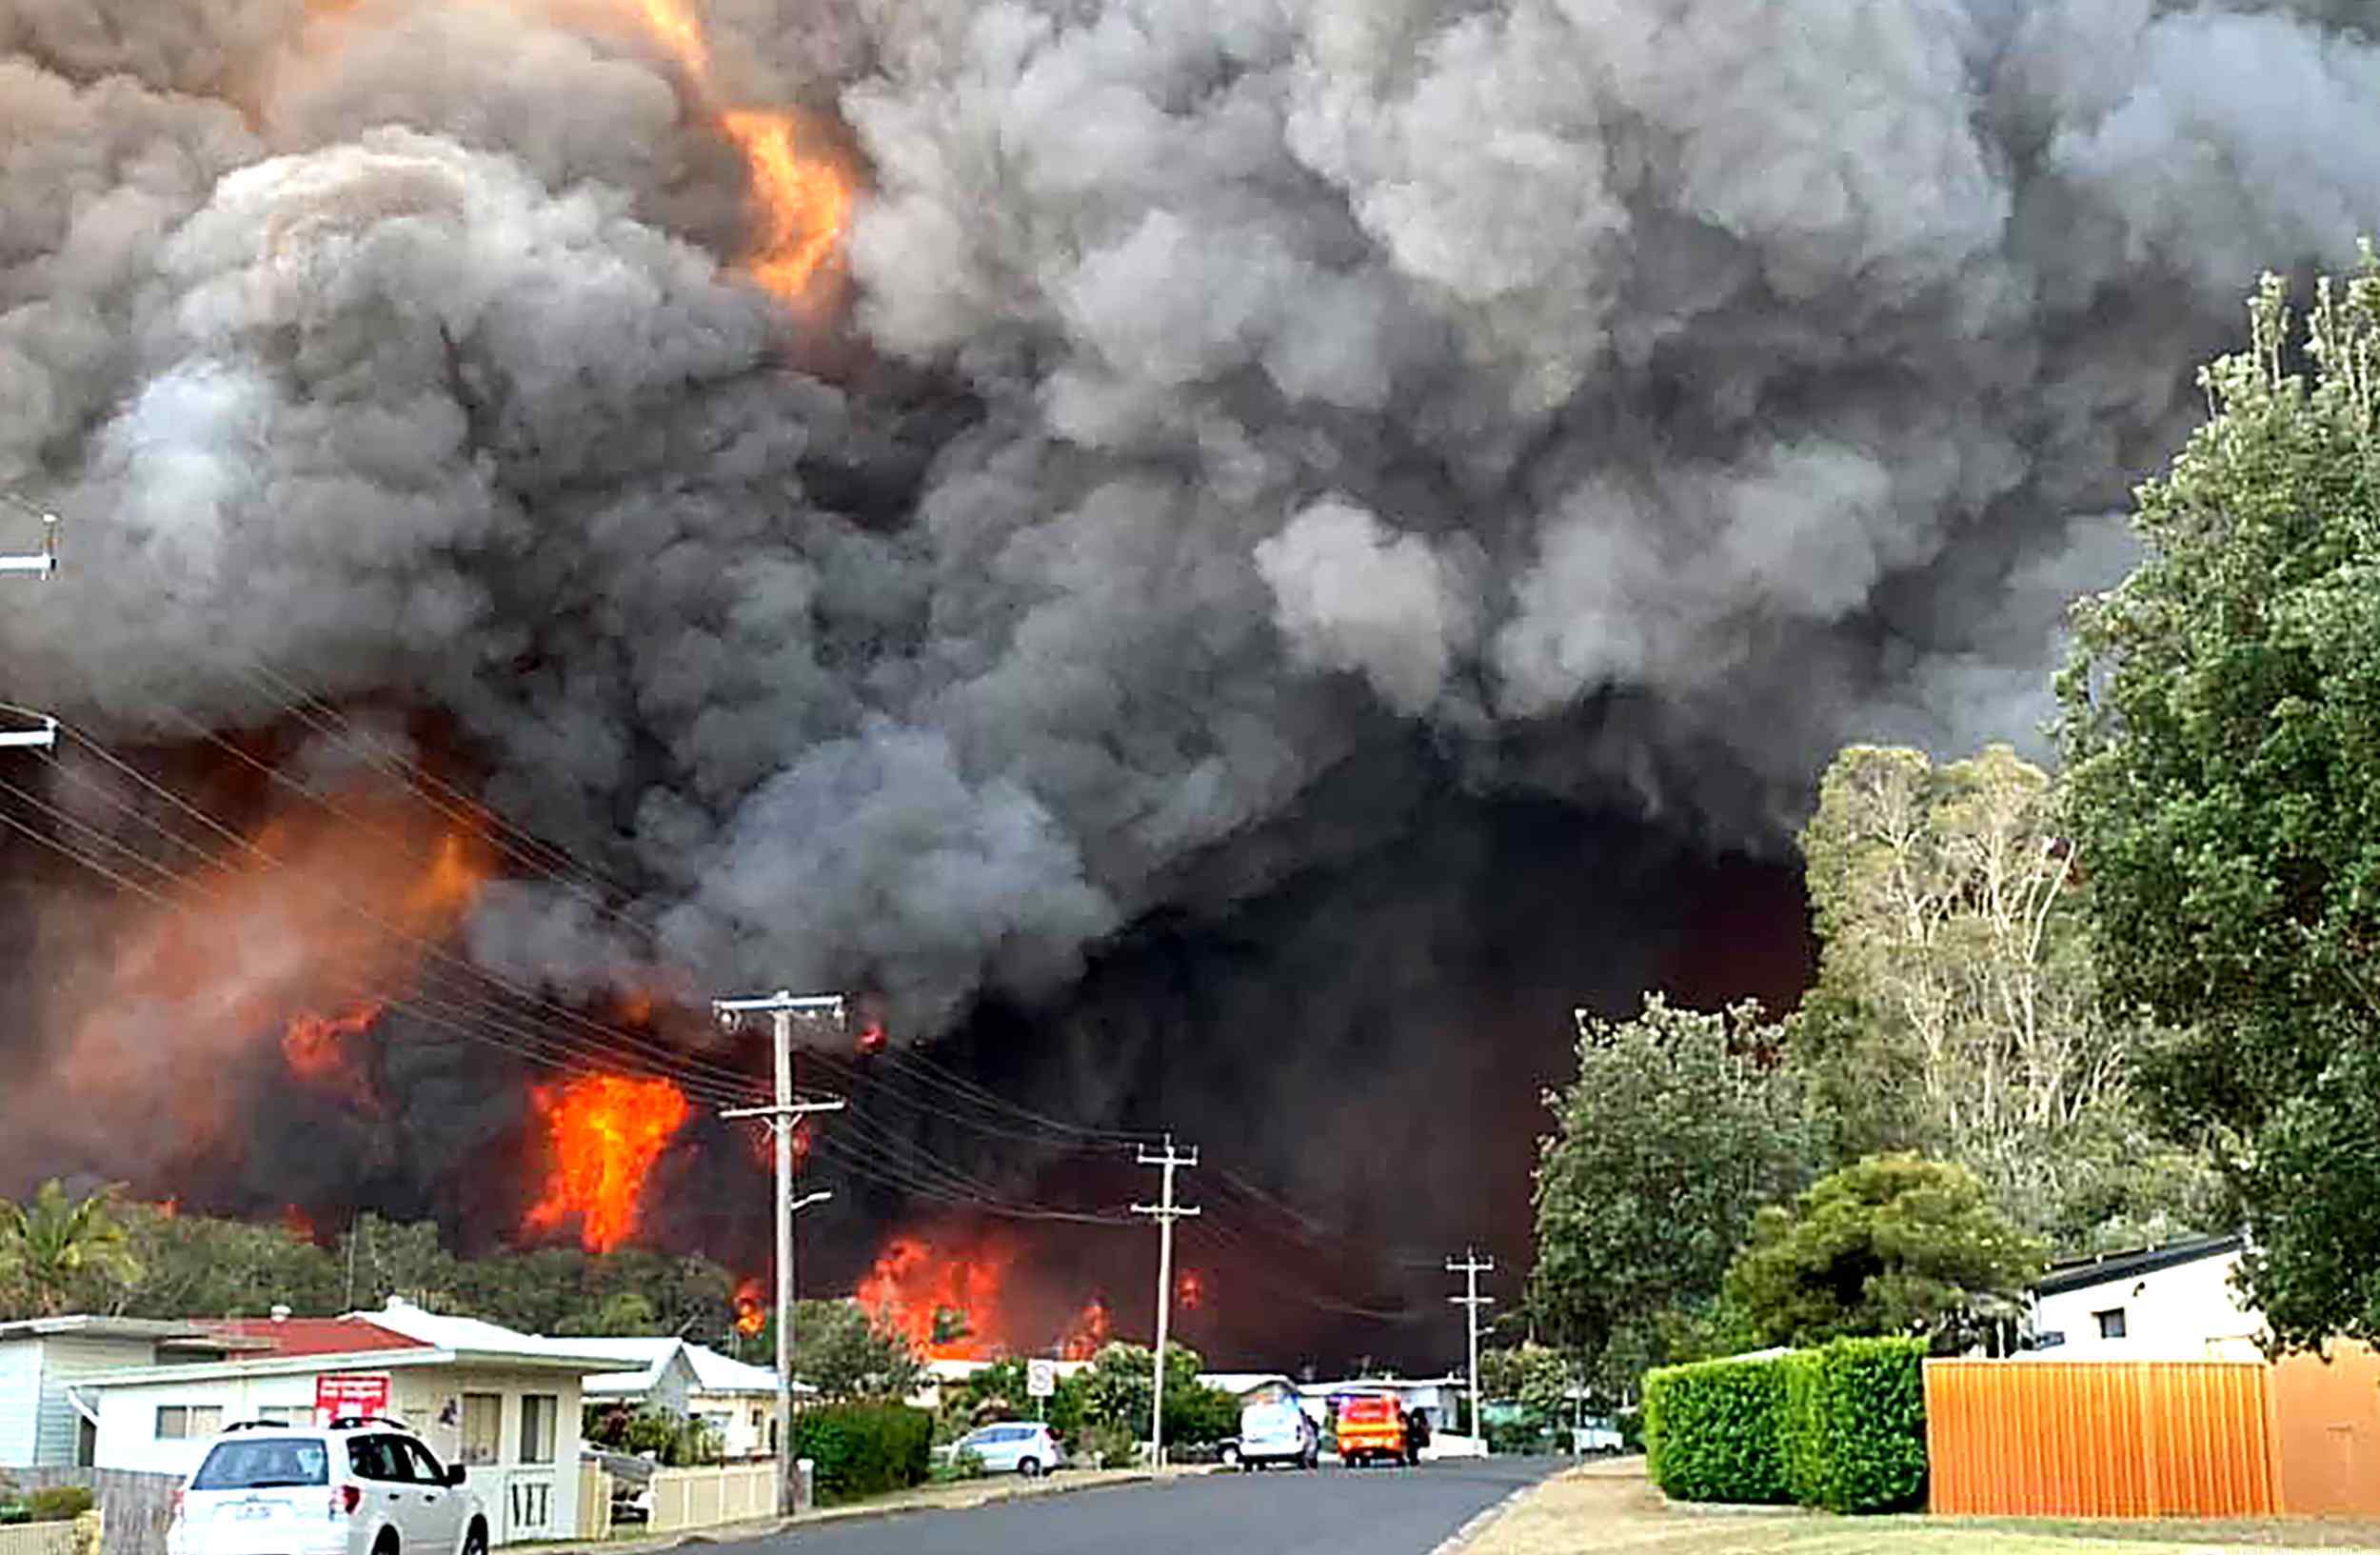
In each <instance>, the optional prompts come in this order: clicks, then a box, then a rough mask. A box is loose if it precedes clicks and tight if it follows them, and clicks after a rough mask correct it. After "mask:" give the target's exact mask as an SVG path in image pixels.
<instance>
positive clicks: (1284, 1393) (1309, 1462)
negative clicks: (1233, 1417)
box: [1238, 1387, 1322, 1468]
mask: <svg viewBox="0 0 2380 1555" xmlns="http://www.w3.org/2000/svg"><path fill="white" fill-rule="evenodd" d="M1321 1459H1322V1436H1321V1433H1320V1432H1319V1431H1317V1430H1316V1429H1315V1428H1314V1422H1313V1421H1312V1420H1310V1419H1308V1418H1307V1417H1306V1412H1305V1410H1304V1409H1303V1408H1301V1407H1299V1404H1298V1395H1297V1394H1296V1393H1294V1392H1292V1391H1290V1390H1289V1389H1287V1388H1285V1387H1269V1388H1259V1389H1257V1390H1256V1391H1255V1392H1253V1393H1251V1394H1249V1395H1248V1401H1247V1403H1245V1404H1244V1405H1240V1442H1239V1452H1238V1461H1239V1464H1240V1467H1242V1468H1262V1467H1264V1466H1266V1465H1270V1464H1285V1465H1288V1466H1289V1467H1291V1468H1312V1467H1313V1466H1314V1465H1316V1464H1318V1463H1319V1462H1321Z"/></svg>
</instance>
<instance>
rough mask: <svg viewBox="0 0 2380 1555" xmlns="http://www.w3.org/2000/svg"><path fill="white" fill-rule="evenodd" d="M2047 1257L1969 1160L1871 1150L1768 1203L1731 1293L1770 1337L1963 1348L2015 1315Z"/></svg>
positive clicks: (1784, 1341)
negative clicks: (1907, 1341) (1957, 1162)
mask: <svg viewBox="0 0 2380 1555" xmlns="http://www.w3.org/2000/svg"><path fill="white" fill-rule="evenodd" d="M2046 1259H2047V1252H2046V1249H2045V1247H2044V1245H2043V1244H2042V1243H2040V1242H2039V1241H2037V1240H2035V1239H2034V1238H2033V1237H2031V1236H2028V1235H2027V1234H2025V1233H2024V1232H2023V1231H2021V1230H2019V1229H2018V1228H2017V1227H2016V1226H2014V1225H2013V1224H2012V1223H2011V1222H2010V1221H2009V1219H2008V1217H2007V1216H2006V1215H2004V1214H2002V1213H2001V1212H2000V1210H1999V1209H1998V1207H1997V1206H1994V1205H1993V1203H1992V1200H1991V1197H1990V1195H1989V1194H1987V1193H1986V1192H1985V1191H1984V1187H1983V1185H1982V1184H1981V1183H1980V1182H1978V1181H1977V1180H1976V1178H1975V1175H1974V1173H1973V1172H1971V1171H1969V1170H1968V1169H1967V1168H1966V1167H1964V1166H1954V1165H1951V1164H1949V1163H1946V1162H1939V1161H1927V1160H1925V1159H1923V1158H1921V1157H1918V1156H1914V1155H1879V1156H1870V1157H1868V1158H1866V1159H1865V1160H1861V1161H1857V1162H1854V1163H1853V1164H1852V1165H1851V1166H1845V1167H1843V1168H1842V1169H1841V1170H1839V1171H1836V1172H1834V1173H1832V1174H1830V1175H1828V1176H1826V1177H1823V1178H1821V1179H1819V1180H1818V1181H1817V1182H1816V1183H1815V1184H1814V1185H1812V1186H1811V1187H1810V1189H1809V1191H1808V1192H1806V1193H1804V1194H1802V1195H1801V1196H1800V1198H1798V1199H1797V1200H1795V1203H1794V1206H1793V1207H1792V1208H1791V1209H1786V1208H1782V1207H1779V1206H1770V1207H1768V1208H1765V1209H1763V1210H1761V1211H1760V1214H1759V1216H1758V1218H1757V1219H1756V1220H1755V1222H1754V1225H1753V1232H1752V1241H1751V1242H1750V1244H1749V1245H1747V1246H1745V1248H1744V1250H1743V1251H1742V1253H1741V1254H1739V1255H1738V1256H1737V1257H1736V1259H1735V1263H1734V1264H1733V1265H1731V1266H1729V1268H1728V1271H1727V1302H1728V1305H1729V1306H1731V1307H1732V1308H1733V1309H1734V1310H1735V1312H1737V1313H1740V1314H1741V1315H1742V1317H1743V1319H1744V1321H1745V1322H1746V1323H1747V1324H1748V1325H1749V1326H1750V1327H1751V1329H1752V1331H1753V1332H1754V1333H1755V1335H1757V1337H1758V1338H1759V1339H1760V1340H1761V1341H1762V1342H1763V1343H1766V1344H1771V1345H1817V1344H1823V1343H1825V1342H1826V1341H1827V1340H1830V1339H1836V1338H1842V1337H1846V1336H1854V1335H1856V1336H1878V1335H1894V1336H1906V1337H1913V1338H1924V1339H1926V1340H1928V1341H1930V1342H1931V1343H1932V1344H1933V1345H1934V1347H1935V1348H1937V1349H1939V1350H1941V1351H1943V1352H1945V1353H1954V1352H1956V1351H1959V1350H1962V1349H1965V1348H1967V1347H1968V1346H1971V1345H1972V1344H1973V1343H1974V1342H1975V1341H1976V1340H1978V1339H1979V1338H1980V1337H1982V1336H1983V1335H1984V1334H1985V1333H1987V1332H1988V1331H1989V1329H1990V1326H1992V1325H1993V1324H1994V1323H1996V1322H1999V1321H2001V1320H2003V1319H2006V1318H2009V1317H2011V1316H2013V1314H2014V1312H2015V1310H2016V1304H2017V1302H2018V1300H2019V1298H2020V1297H2021V1295H2022V1293H2023V1291H2024V1289H2025V1287H2026V1286H2028V1285H2030V1284H2031V1283H2032V1282H2033V1279H2034V1278H2036V1277H2037V1276H2038V1275H2039V1274H2040V1272H2041V1270H2042V1267H2043V1266H2044V1264H2045V1262H2046Z"/></svg>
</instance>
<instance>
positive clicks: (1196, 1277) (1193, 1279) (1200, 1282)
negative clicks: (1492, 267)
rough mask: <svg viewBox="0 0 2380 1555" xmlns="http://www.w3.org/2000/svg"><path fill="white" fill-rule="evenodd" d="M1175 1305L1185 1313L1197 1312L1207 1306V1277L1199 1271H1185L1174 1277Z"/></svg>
mask: <svg viewBox="0 0 2380 1555" xmlns="http://www.w3.org/2000/svg"><path fill="white" fill-rule="evenodd" d="M1174 1305H1175V1306H1179V1307H1180V1308H1181V1309H1182V1310H1183V1311H1185V1312H1195V1311H1197V1310H1198V1309H1199V1308H1200V1307H1201V1306H1205V1305H1206V1276H1205V1275H1203V1274H1200V1272H1199V1271H1198V1270H1197V1269H1184V1270H1183V1271H1182V1272H1181V1273H1180V1274H1178V1275H1176V1276H1174Z"/></svg>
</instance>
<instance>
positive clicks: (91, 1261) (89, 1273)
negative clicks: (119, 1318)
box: [0, 1178, 141, 1317]
mask: <svg viewBox="0 0 2380 1555" xmlns="http://www.w3.org/2000/svg"><path fill="white" fill-rule="evenodd" d="M119 1192H120V1189H117V1188H113V1187H109V1188H103V1189H102V1190H100V1191H99V1192H97V1193H92V1194H88V1195H86V1196H84V1197H82V1198H76V1197H74V1196H73V1195H71V1194H69V1193H68V1192H67V1190H66V1186H65V1185H64V1184H62V1183H60V1182H59V1181H58V1180H57V1179H56V1178H51V1179H50V1181H49V1182H46V1183H44V1184H42V1185H41V1186H40V1187H39V1188H38V1189H36V1190H35V1191H34V1194H33V1196H32V1197H31V1198H30V1199H28V1200H26V1201H25V1202H24V1203H22V1204H17V1203H12V1202H10V1201H9V1200H7V1199H0V1293H4V1294H5V1299H6V1301H7V1302H8V1304H9V1305H10V1306H12V1307H14V1308H16V1309H17V1310H18V1312H19V1313H20V1314H21V1315H25V1316H30V1317H56V1316H58V1315H59V1314H61V1313H63V1312H65V1311H67V1310H68V1309H69V1307H70V1306H77V1305H90V1303H87V1302H78V1301H77V1299H76V1298H77V1297H78V1295H82V1294H84V1293H87V1292H91V1291H93V1290H96V1291H98V1292H99V1293H100V1294H101V1295H102V1296H103V1297H106V1298H109V1299H112V1298H114V1297H115V1296H117V1295H118V1294H120V1293H121V1292H123V1291H126V1290H129V1289H130V1288H131V1286H133V1285H134V1284H135V1282H137V1281H138V1280H139V1279H140V1276H141V1266H140V1263H139V1261H138V1260H137V1259H136V1258H135V1257H134V1256H133V1253H132V1246H131V1240H130V1238H129V1236H128V1235H127V1234H126V1232H125V1228H124V1223H123V1222H122V1221H121V1220H119V1219H118V1218H117V1216H116V1203H117V1197H118V1194H119Z"/></svg>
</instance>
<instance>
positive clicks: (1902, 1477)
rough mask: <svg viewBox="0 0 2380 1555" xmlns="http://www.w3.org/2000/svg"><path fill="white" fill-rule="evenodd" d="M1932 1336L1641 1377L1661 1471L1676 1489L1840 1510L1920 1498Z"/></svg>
mask: <svg viewBox="0 0 2380 1555" xmlns="http://www.w3.org/2000/svg"><path fill="white" fill-rule="evenodd" d="M1925 1354H1926V1347H1925V1346H1924V1345H1923V1344H1922V1343H1921V1342H1919V1341H1916V1340H1912V1339H1838V1340H1836V1341H1835V1342H1834V1343H1833V1344H1831V1345H1828V1346H1825V1347H1823V1348H1820V1349H1814V1350H1797V1351H1795V1353H1793V1354H1791V1355H1787V1356H1784V1357H1781V1358H1778V1359H1775V1360H1769V1361H1706V1362H1703V1363H1701V1364H1700V1365H1697V1366H1668V1367H1664V1368H1663V1369H1661V1370H1658V1371H1656V1372H1653V1373H1652V1374H1651V1375H1649V1376H1647V1377H1646V1378H1645V1386H1644V1400H1645V1446H1646V1451H1647V1453H1648V1455H1649V1466H1650V1468H1651V1471H1652V1474H1653V1480H1654V1483H1655V1484H1656V1485H1659V1486H1660V1487H1661V1489H1662V1490H1663V1491H1664V1492H1666V1493H1667V1494H1669V1495H1671V1496H1675V1497H1676V1498H1677V1499H1678V1500H1680V1501H1734V1502H1754V1503H1762V1502H1777V1501H1793V1502H1797V1503H1799V1504H1800V1505H1804V1506H1823V1507H1825V1508H1827V1509H1828V1510H1830V1511H1836V1512H1876V1511H1890V1510H1894V1509H1897V1508H1900V1507H1906V1506H1914V1505H1921V1504H1922V1503H1923V1501H1924V1499H1925V1487H1926V1406H1925V1369H1924V1368H1925Z"/></svg>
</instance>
